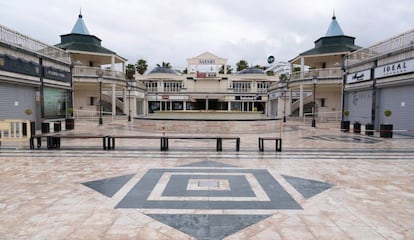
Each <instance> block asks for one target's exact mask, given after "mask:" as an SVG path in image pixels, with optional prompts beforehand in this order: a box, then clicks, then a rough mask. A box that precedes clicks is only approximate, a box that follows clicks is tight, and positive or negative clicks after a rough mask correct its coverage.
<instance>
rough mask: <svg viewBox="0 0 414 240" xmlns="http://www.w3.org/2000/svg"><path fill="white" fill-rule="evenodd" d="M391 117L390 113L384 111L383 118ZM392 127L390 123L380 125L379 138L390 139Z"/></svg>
mask: <svg viewBox="0 0 414 240" xmlns="http://www.w3.org/2000/svg"><path fill="white" fill-rule="evenodd" d="M391 115H392V111H391V110H389V109H387V110H385V111H384V116H385V117H386V118H388V117H389V116H391ZM392 130H393V125H392V124H391V123H385V124H381V125H380V137H383V138H392Z"/></svg>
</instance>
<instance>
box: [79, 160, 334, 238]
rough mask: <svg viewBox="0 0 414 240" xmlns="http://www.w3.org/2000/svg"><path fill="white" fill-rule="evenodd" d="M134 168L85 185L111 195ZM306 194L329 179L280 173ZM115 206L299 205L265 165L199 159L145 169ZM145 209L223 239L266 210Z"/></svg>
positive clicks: (228, 207)
mask: <svg viewBox="0 0 414 240" xmlns="http://www.w3.org/2000/svg"><path fill="white" fill-rule="evenodd" d="M134 175H135V174H129V175H124V176H119V177H112V178H107V179H101V180H95V181H90V182H86V183H82V184H83V185H85V186H87V187H89V188H91V189H94V190H95V191H97V192H100V193H101V194H103V195H105V196H107V197H112V196H113V195H114V194H116V192H117V191H118V190H120V189H121V188H122V186H123V185H125V184H126V183H127V182H128V181H129V180H130V179H131V178H132V177H133V176H134ZM281 177H282V178H284V179H285V180H286V182H288V183H289V184H290V185H291V186H292V187H293V188H294V189H295V190H296V191H297V192H298V193H299V194H301V195H302V196H303V197H304V198H305V199H308V198H310V197H312V196H314V195H316V194H319V193H321V192H323V191H325V190H327V189H329V188H331V187H332V186H333V185H332V184H329V183H325V182H320V181H315V180H310V179H304V178H298V177H292V176H286V175H281ZM115 208H132V209H147V210H151V209H157V210H160V209H165V210H166V211H165V212H167V210H170V209H174V210H180V209H181V210H302V207H301V206H300V204H299V203H297V202H296V200H295V199H294V198H293V197H292V196H291V195H290V194H289V193H288V192H287V191H286V190H285V189H284V187H283V186H282V185H281V184H280V183H279V182H278V181H277V180H276V179H275V178H274V177H273V176H272V175H271V174H270V173H269V172H268V171H267V170H266V169H250V168H240V167H237V166H233V165H228V164H223V163H220V162H215V161H208V160H206V161H201V162H196V163H192V164H186V165H181V166H178V167H172V168H153V169H149V170H148V171H147V172H146V173H145V174H144V175H143V176H142V177H141V178H140V180H139V181H138V182H137V183H136V184H135V186H133V187H132V189H131V190H130V191H129V192H128V193H127V194H126V195H125V197H124V198H123V199H122V200H121V201H120V202H119V203H118V204H117V205H116V206H115ZM150 212H151V211H149V212H148V211H147V212H146V215H147V216H150V217H152V218H153V219H156V220H157V221H159V222H162V223H164V224H167V225H169V226H170V227H173V228H175V229H177V230H179V231H181V232H184V233H186V234H188V235H191V236H193V237H195V238H197V239H223V238H224V237H226V236H229V235H231V234H233V233H235V232H237V231H240V230H242V229H244V228H246V227H248V226H250V225H252V224H255V223H257V222H260V221H262V220H263V219H266V218H267V217H269V216H270V215H268V214H256V215H254V214H188V213H183V214H167V213H162V214H160V213H159V211H158V212H157V213H150Z"/></svg>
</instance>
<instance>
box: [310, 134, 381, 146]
mask: <svg viewBox="0 0 414 240" xmlns="http://www.w3.org/2000/svg"><path fill="white" fill-rule="evenodd" d="M303 139H311V140H325V141H331V142H332V141H335V142H352V143H365V144H374V143H379V142H382V140H380V139H378V138H373V137H368V136H361V135H349V136H344V135H318V136H309V137H303Z"/></svg>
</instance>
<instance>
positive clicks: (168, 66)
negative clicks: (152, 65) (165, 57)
mask: <svg viewBox="0 0 414 240" xmlns="http://www.w3.org/2000/svg"><path fill="white" fill-rule="evenodd" d="M157 67H162V68H167V69H171V68H172V67H171V65H170V63H169V62H162V64H157Z"/></svg>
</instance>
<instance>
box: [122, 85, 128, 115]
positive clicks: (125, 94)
mask: <svg viewBox="0 0 414 240" xmlns="http://www.w3.org/2000/svg"><path fill="white" fill-rule="evenodd" d="M123 95H124V109H123V112H124V114H126V115H128V97H129V96H128V90H127V89H124V90H123Z"/></svg>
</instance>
